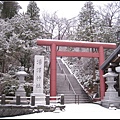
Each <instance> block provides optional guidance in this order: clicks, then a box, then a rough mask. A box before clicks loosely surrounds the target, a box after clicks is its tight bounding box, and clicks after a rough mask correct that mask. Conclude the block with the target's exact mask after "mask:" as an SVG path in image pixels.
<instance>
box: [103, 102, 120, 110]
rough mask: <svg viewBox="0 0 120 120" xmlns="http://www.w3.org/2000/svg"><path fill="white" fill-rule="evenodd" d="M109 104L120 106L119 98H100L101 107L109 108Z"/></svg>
mask: <svg viewBox="0 0 120 120" xmlns="http://www.w3.org/2000/svg"><path fill="white" fill-rule="evenodd" d="M111 104H112V105H114V107H116V108H118V109H119V108H120V100H101V105H102V106H103V107H106V108H109V107H110V106H111Z"/></svg>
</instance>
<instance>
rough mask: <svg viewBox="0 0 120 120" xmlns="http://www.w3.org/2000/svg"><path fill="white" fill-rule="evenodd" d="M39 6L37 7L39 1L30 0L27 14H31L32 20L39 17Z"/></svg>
mask: <svg viewBox="0 0 120 120" xmlns="http://www.w3.org/2000/svg"><path fill="white" fill-rule="evenodd" d="M39 11H40V9H39V7H37V3H36V2H35V1H30V2H29V4H28V6H27V13H26V14H27V15H29V16H30V18H31V19H32V20H36V19H39Z"/></svg>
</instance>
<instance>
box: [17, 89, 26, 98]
mask: <svg viewBox="0 0 120 120" xmlns="http://www.w3.org/2000/svg"><path fill="white" fill-rule="evenodd" d="M18 95H19V96H20V97H21V100H27V98H22V97H26V92H25V90H24V88H23V87H19V88H18V89H17V91H16V92H15V96H18Z"/></svg>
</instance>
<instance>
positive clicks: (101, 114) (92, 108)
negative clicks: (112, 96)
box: [2, 103, 120, 119]
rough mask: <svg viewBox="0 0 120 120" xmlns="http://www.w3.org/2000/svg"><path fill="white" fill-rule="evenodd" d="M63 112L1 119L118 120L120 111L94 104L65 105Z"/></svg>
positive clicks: (57, 111)
mask: <svg viewBox="0 0 120 120" xmlns="http://www.w3.org/2000/svg"><path fill="white" fill-rule="evenodd" d="M65 106H66V107H65V110H64V111H60V110H59V109H56V111H54V112H40V113H33V114H28V115H21V116H14V117H4V118H2V119H120V109H116V110H113V109H108V108H105V107H102V106H100V105H99V104H94V103H80V104H65Z"/></svg>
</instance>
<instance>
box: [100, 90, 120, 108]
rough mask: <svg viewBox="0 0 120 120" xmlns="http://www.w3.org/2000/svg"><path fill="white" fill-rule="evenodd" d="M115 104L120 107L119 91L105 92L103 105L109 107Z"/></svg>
mask: <svg viewBox="0 0 120 120" xmlns="http://www.w3.org/2000/svg"><path fill="white" fill-rule="evenodd" d="M111 104H113V105H114V106H115V107H116V108H120V97H118V93H117V92H105V97H104V98H103V100H101V105H102V106H104V107H107V108H109V107H110V105H111Z"/></svg>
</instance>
